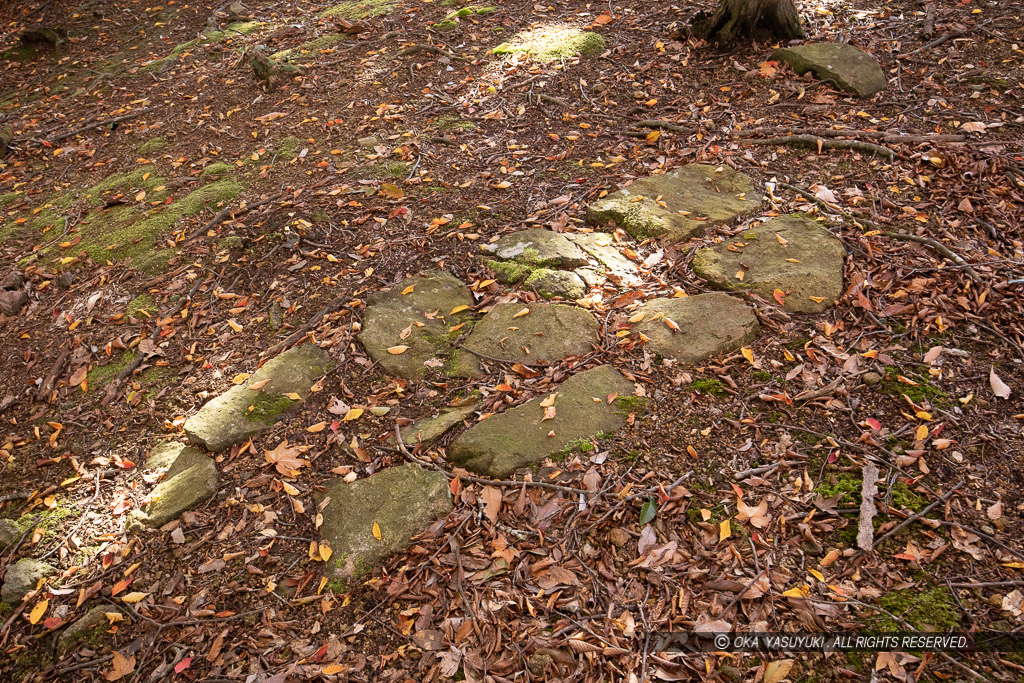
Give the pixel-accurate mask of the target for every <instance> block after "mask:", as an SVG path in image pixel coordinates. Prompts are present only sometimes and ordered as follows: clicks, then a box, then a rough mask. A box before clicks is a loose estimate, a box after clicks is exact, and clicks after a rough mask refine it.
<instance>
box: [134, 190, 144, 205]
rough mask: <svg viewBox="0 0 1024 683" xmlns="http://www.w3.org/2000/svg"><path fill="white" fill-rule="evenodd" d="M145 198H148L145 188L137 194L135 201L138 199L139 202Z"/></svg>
mask: <svg viewBox="0 0 1024 683" xmlns="http://www.w3.org/2000/svg"><path fill="white" fill-rule="evenodd" d="M145 198H146V191H145V190H143V191H142V192H140V193H138V194H137V195H135V201H137V202H141V201H142V200H143V199H145Z"/></svg>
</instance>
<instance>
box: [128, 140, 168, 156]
mask: <svg viewBox="0 0 1024 683" xmlns="http://www.w3.org/2000/svg"><path fill="white" fill-rule="evenodd" d="M166 146H167V138H164V137H156V138H153V139H152V140H146V141H145V142H143V143H142V144H140V145H139V146H138V147H137V148H136V151H137V152H138V153H139V154H140V155H142V156H149V155H150V154H156V153H157V152H159V151H160V150H162V149H163V148H164V147H166Z"/></svg>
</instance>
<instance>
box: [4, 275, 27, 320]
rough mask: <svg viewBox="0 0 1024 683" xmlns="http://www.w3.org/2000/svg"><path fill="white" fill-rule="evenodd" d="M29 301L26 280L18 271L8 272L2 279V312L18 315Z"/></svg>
mask: <svg viewBox="0 0 1024 683" xmlns="http://www.w3.org/2000/svg"><path fill="white" fill-rule="evenodd" d="M27 303H28V292H27V291H25V281H24V280H23V279H22V277H21V275H19V274H18V273H8V274H7V275H6V276H4V278H3V280H0V313H3V314H4V315H12V316H13V315H18V313H20V312H21V309H22V307H23V306H24V305H25V304H27Z"/></svg>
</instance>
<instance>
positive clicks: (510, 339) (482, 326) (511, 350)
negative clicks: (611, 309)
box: [463, 303, 600, 364]
mask: <svg viewBox="0 0 1024 683" xmlns="http://www.w3.org/2000/svg"><path fill="white" fill-rule="evenodd" d="M599 328H600V325H599V324H598V322H597V320H596V319H595V318H594V315H593V314H592V313H590V312H589V311H587V310H585V309H582V308H579V307H577V306H567V305H564V304H545V303H533V304H522V303H508V304H497V305H496V306H494V308H492V309H491V311H490V313H488V314H487V315H485V316H484V317H483V318H482V319H481V320H480V322H478V323H477V324H476V327H474V328H473V333H472V334H470V335H469V338H468V339H467V340H466V342H465V344H464V345H463V346H465V347H466V348H467V349H469V350H470V351H475V352H476V353H480V354H483V355H484V356H488V357H490V358H498V359H500V360H503V361H508V362H510V363H526V364H530V363H548V362H552V361H559V360H562V359H563V358H567V357H568V356H581V355H583V354H585V353H589V352H590V351H591V350H592V349H593V344H594V342H595V336H596V334H597V331H598V329H599Z"/></svg>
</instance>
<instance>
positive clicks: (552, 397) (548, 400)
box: [540, 392, 558, 408]
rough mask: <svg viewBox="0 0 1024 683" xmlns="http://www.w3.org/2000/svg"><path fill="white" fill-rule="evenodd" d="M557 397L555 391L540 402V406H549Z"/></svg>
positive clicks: (553, 403)
mask: <svg viewBox="0 0 1024 683" xmlns="http://www.w3.org/2000/svg"><path fill="white" fill-rule="evenodd" d="M557 397H558V392H555V393H553V394H551V395H550V396H548V397H547V398H545V399H544V400H543V401H541V402H540V407H541V408H550V407H551V406H553V405H555V399H556V398H557Z"/></svg>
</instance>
